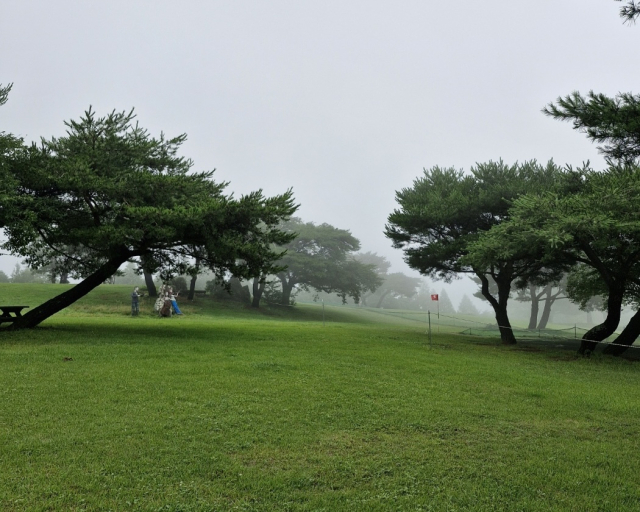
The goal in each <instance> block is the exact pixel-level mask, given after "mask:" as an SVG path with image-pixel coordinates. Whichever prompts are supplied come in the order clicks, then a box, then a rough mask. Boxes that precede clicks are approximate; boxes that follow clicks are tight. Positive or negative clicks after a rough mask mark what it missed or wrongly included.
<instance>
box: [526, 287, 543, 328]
mask: <svg viewBox="0 0 640 512" xmlns="http://www.w3.org/2000/svg"><path fill="white" fill-rule="evenodd" d="M536 288H537V287H536V286H535V285H533V284H532V285H529V293H530V294H531V314H530V315H529V326H528V327H527V329H530V330H533V329H535V328H536V324H537V323H538V310H539V308H540V300H539V299H538V294H537V293H536Z"/></svg>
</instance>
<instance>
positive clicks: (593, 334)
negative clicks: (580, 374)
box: [578, 287, 624, 356]
mask: <svg viewBox="0 0 640 512" xmlns="http://www.w3.org/2000/svg"><path fill="white" fill-rule="evenodd" d="M623 294H624V288H621V287H616V288H613V289H612V288H610V289H609V299H608V300H607V317H606V318H605V320H604V322H602V323H601V324H599V325H596V326H595V327H592V328H591V329H589V330H588V331H587V332H585V333H584V336H582V342H581V343H580V348H579V349H578V354H580V355H583V356H588V355H590V354H591V352H593V351H594V350H595V348H596V346H597V345H598V343H599V342H601V341H603V340H605V339H607V338H608V337H609V336H611V335H612V334H613V333H614V332H615V330H616V327H618V324H619V323H620V309H621V308H622V296H623Z"/></svg>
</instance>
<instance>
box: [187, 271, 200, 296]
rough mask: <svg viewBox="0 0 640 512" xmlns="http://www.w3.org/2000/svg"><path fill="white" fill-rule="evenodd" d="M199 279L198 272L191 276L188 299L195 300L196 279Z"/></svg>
mask: <svg viewBox="0 0 640 512" xmlns="http://www.w3.org/2000/svg"><path fill="white" fill-rule="evenodd" d="M197 279H198V274H193V275H192V276H191V282H190V283H189V295H187V300H193V299H194V298H195V296H196V280H197Z"/></svg>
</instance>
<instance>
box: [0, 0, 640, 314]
mask: <svg viewBox="0 0 640 512" xmlns="http://www.w3.org/2000/svg"><path fill="white" fill-rule="evenodd" d="M621 5H622V4H620V3H618V2H614V1H613V0H535V1H533V2H532V1H525V0H483V1H482V2H452V1H443V0H440V1H435V0H420V1H418V0H415V1H402V0H396V1H394V2H391V1H378V0H367V1H349V0H340V1H332V0H323V1H303V0H298V1H280V0H270V1H258V0H253V1H242V0H227V1H213V0H206V1H205V0H200V1H188V0H185V1H183V2H175V1H165V0H153V1H151V0H145V1H143V0H127V1H114V0H110V1H109V2H81V1H74V2H72V1H64V0H39V1H36V0H33V1H32V0H3V1H2V3H1V4H0V49H1V53H0V83H4V84H6V83H10V82H13V83H14V87H13V91H12V93H11V95H10V97H9V102H8V103H7V104H6V105H5V106H4V107H2V108H0V123H1V124H0V130H4V131H7V132H10V133H14V134H16V135H21V136H23V137H25V139H27V140H36V139H39V138H40V137H41V136H44V137H46V138H49V137H51V136H54V135H61V134H63V133H64V125H63V120H68V119H76V118H78V117H79V116H80V115H81V114H82V113H83V112H84V110H86V109H87V108H88V107H89V106H90V105H92V106H93V107H94V109H95V110H96V111H97V112H98V113H100V114H104V113H107V112H110V111H111V110H113V109H116V110H128V109H130V108H132V107H135V109H136V112H137V114H138V120H139V122H140V123H141V124H142V125H143V126H144V127H146V128H148V129H149V130H150V131H151V133H152V134H154V135H156V134H159V133H160V131H164V132H165V133H166V134H167V135H177V134H180V133H185V132H186V133H187V134H188V137H189V139H188V142H187V143H186V144H185V145H184V154H185V155H186V156H189V157H191V158H192V159H193V160H194V161H195V168H196V169H197V170H209V169H214V168H215V169H217V171H216V175H217V178H218V179H219V180H222V181H229V182H230V183H231V184H230V188H229V191H233V192H234V193H236V194H242V193H246V192H249V191H251V190H255V189H258V188H261V189H263V190H264V191H265V192H266V193H267V194H277V193H281V192H283V191H285V190H287V189H288V188H290V187H292V188H293V190H294V194H295V197H296V199H297V201H298V202H299V203H300V210H299V213H298V215H299V216H300V217H301V218H303V219H304V220H306V221H314V222H317V223H322V222H328V223H330V224H333V225H334V226H337V227H340V228H346V229H349V230H351V232H352V233H353V234H354V235H355V236H356V237H358V238H359V239H360V240H361V242H362V250H363V251H376V252H378V253H379V254H382V255H384V256H386V257H387V258H388V259H389V260H390V261H391V262H392V263H393V267H392V271H395V272H400V271H402V272H406V273H411V271H410V270H409V269H408V268H407V267H406V265H405V264H404V263H403V261H402V254H401V252H400V251H397V250H394V249H392V248H391V245H390V243H389V241H388V240H387V239H386V238H385V237H384V235H383V229H384V225H385V222H386V219H387V216H388V215H389V213H391V211H392V210H393V209H394V208H395V206H396V203H395V191H396V190H399V189H401V188H403V187H407V186H411V184H412V182H413V180H414V179H415V178H416V177H417V176H419V175H420V174H421V173H422V169H423V168H429V167H432V166H434V165H440V166H454V167H457V168H461V169H465V170H468V169H469V167H470V166H472V165H473V164H474V163H475V162H484V161H487V160H491V159H494V160H495V159H499V158H503V159H504V160H505V161H506V162H508V163H512V162H514V161H522V160H529V159H534V158H535V159H537V160H539V161H543V162H546V161H547V160H549V159H551V158H553V159H554V160H555V161H556V163H559V164H565V163H569V164H574V165H578V164H580V163H582V162H583V161H585V160H591V161H592V163H593V164H595V166H596V167H601V166H602V165H603V161H602V158H601V157H600V156H599V155H598V153H597V151H596V148H595V147H594V146H593V145H592V144H591V143H590V142H589V141H588V140H587V139H586V138H585V137H584V135H581V134H579V133H577V132H574V131H573V130H572V128H571V125H569V124H567V123H560V122H558V121H555V120H552V119H550V118H548V117H546V116H544V115H543V114H541V112H540V110H541V108H542V107H544V106H545V105H546V104H547V103H549V102H550V101H553V100H555V99H556V98H557V97H558V96H560V95H566V94H568V93H570V92H572V91H574V90H579V91H581V92H583V93H586V92H588V91H589V90H594V91H597V92H604V93H607V94H610V95H614V94H616V93H618V92H629V91H633V92H635V93H638V92H640V66H638V65H637V61H636V60H635V57H636V55H637V51H638V42H639V39H640V26H633V25H631V26H629V25H625V24H623V23H622V20H621V19H620V18H619V16H618V10H619V8H620V6H621ZM15 261H16V260H15V259H11V258H9V257H6V256H3V257H0V269H2V270H4V271H5V272H7V273H10V271H11V268H12V267H13V265H14V264H15ZM441 287H442V285H441V284H440V283H436V284H435V285H434V288H435V289H436V291H437V290H439V289H440V288H441ZM448 289H449V290H450V291H449V295H450V296H451V298H452V301H453V302H454V304H455V305H457V303H458V302H459V299H460V298H461V293H462V291H463V290H465V291H466V289H465V288H464V284H463V282H458V283H457V284H456V285H454V286H452V287H450V288H448Z"/></svg>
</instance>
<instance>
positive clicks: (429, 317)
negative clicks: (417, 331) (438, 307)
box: [427, 311, 431, 348]
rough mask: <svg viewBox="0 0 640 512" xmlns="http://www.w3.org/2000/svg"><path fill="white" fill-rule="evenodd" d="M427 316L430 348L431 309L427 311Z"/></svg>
mask: <svg viewBox="0 0 640 512" xmlns="http://www.w3.org/2000/svg"><path fill="white" fill-rule="evenodd" d="M427 317H428V319H429V331H428V332H429V348H431V311H428V312H427Z"/></svg>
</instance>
